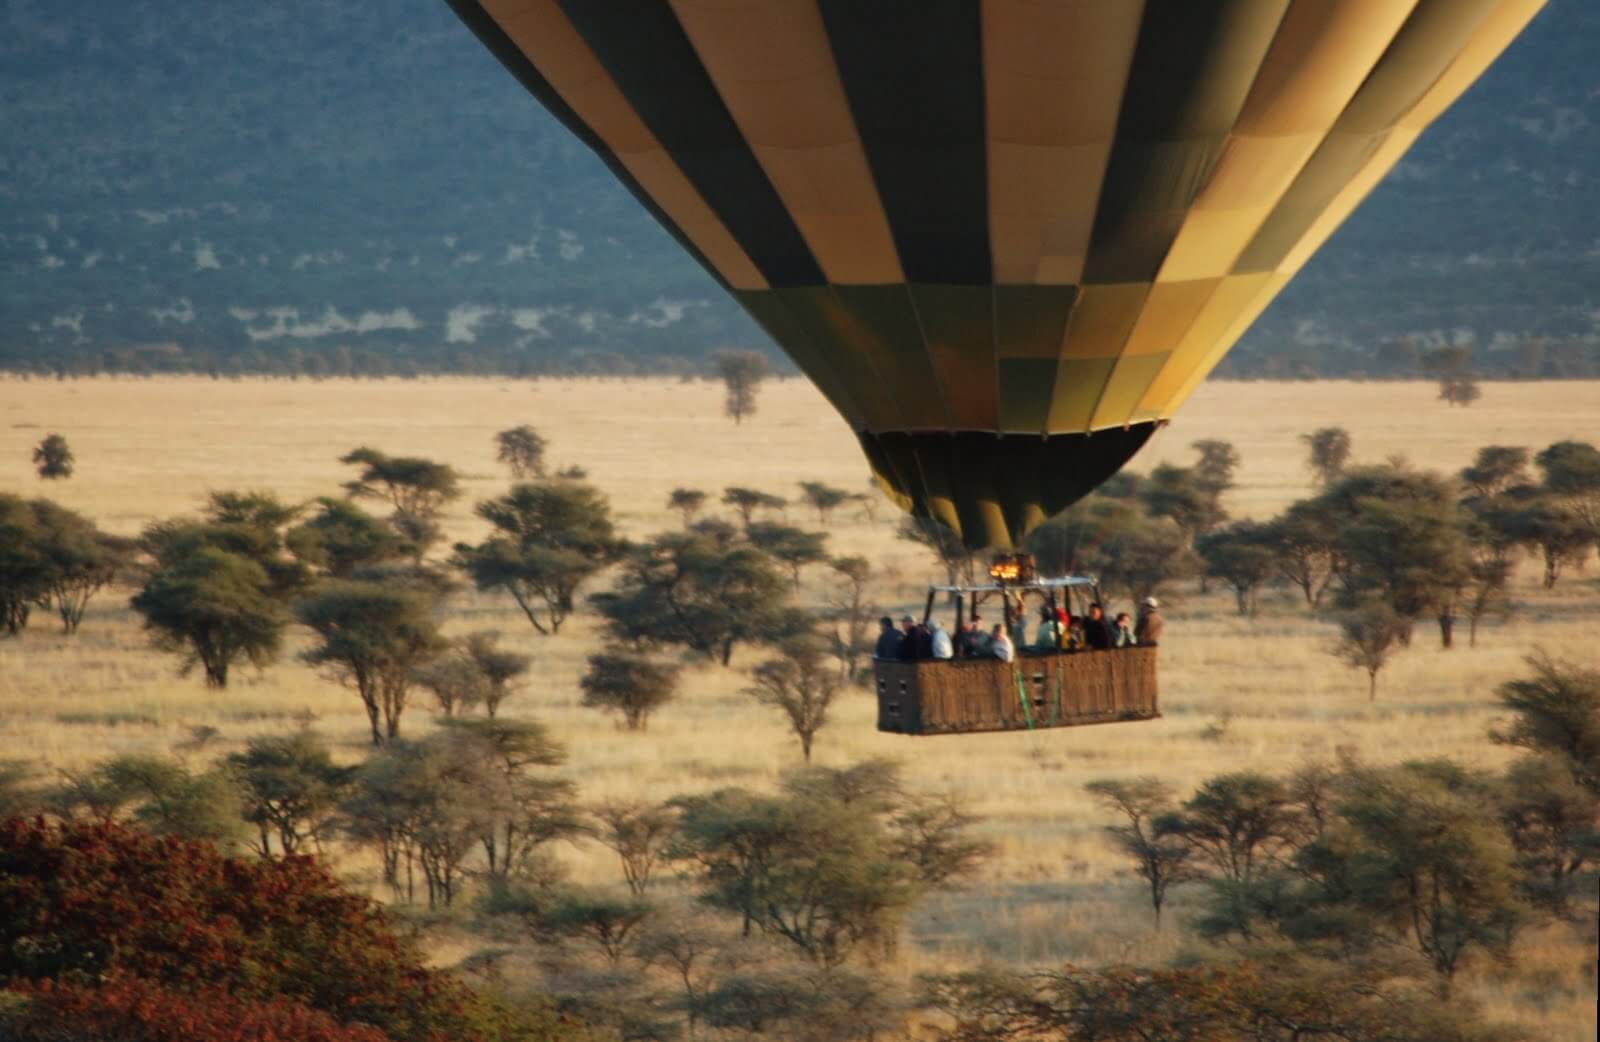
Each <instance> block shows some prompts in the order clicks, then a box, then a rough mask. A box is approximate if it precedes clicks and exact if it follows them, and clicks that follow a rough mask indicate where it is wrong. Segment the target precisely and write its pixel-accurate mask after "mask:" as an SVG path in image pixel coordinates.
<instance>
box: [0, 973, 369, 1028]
mask: <svg viewBox="0 0 1600 1042" xmlns="http://www.w3.org/2000/svg"><path fill="white" fill-rule="evenodd" d="M13 993H14V994H16V995H18V996H19V997H20V998H21V999H23V1000H25V1001H23V1003H22V1004H21V1005H19V1006H18V1007H17V1009H16V1010H15V1011H13V1012H10V1013H9V1014H6V1013H0V1035H3V1036H4V1037H5V1039H6V1040H7V1042H62V1040H63V1039H71V1040H72V1042H390V1039H389V1036H388V1035H386V1034H384V1033H383V1032H382V1031H379V1030H378V1029H377V1028H374V1027H367V1026H366V1025H363V1024H348V1025H347V1024H340V1023H339V1022H338V1021H337V1020H335V1019H334V1018H333V1017H330V1016H329V1015H328V1014H326V1013H319V1012H318V1011H316V1010H312V1009H306V1008H305V1007H304V1006H298V1005H295V1004H294V1003H292V1002H287V1001H285V1000H283V999H272V1000H269V1001H266V1002H247V1001H245V1000H243V999H237V998H234V997H233V996H231V995H229V994H227V993H226V992H220V991H214V990H212V991H198V992H193V993H188V994H185V993H182V992H176V991H170V990H168V989H165V988H162V987H161V986H160V985H159V984H153V983H150V982H148V981H135V980H118V981H115V982H113V983H109V984H106V985H104V986H103V987H98V988H90V987H84V986H82V985H75V984H61V985H57V984H52V983H51V982H49V981H45V982H43V983H39V984H24V985H20V986H18V987H16V988H14V989H13Z"/></svg>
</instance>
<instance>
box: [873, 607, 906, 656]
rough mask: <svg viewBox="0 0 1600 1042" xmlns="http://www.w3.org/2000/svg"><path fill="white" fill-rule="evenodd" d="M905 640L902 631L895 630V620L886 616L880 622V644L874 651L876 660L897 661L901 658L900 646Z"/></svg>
mask: <svg viewBox="0 0 1600 1042" xmlns="http://www.w3.org/2000/svg"><path fill="white" fill-rule="evenodd" d="M903 640H904V638H902V637H901V636H900V631H899V630H897V629H895V628H894V620H893V619H891V618H889V616H887V615H885V616H884V617H883V618H881V619H879V620H878V644H877V646H876V647H874V648H873V649H872V657H873V658H875V659H897V658H899V657H900V644H901V642H902V641H903Z"/></svg>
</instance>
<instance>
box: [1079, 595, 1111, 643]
mask: <svg viewBox="0 0 1600 1042" xmlns="http://www.w3.org/2000/svg"><path fill="white" fill-rule="evenodd" d="M1083 640H1084V643H1085V644H1087V645H1088V646H1089V647H1090V649H1091V650H1094V651H1110V650H1111V626H1110V625H1109V624H1108V623H1107V622H1106V610H1105V609H1104V608H1102V607H1101V606H1100V605H1099V604H1091V605H1089V617H1088V618H1087V619H1084V620H1083Z"/></svg>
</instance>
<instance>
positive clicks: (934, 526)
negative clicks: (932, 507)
mask: <svg viewBox="0 0 1600 1042" xmlns="http://www.w3.org/2000/svg"><path fill="white" fill-rule="evenodd" d="M895 534H896V535H897V536H899V537H900V538H901V539H904V540H905V541H906V542H908V543H916V544H917V545H918V546H921V547H923V548H925V549H926V550H927V551H928V552H929V553H931V554H933V556H934V558H935V559H936V560H937V561H938V562H939V566H940V567H941V568H943V569H944V573H945V578H946V580H947V585H950V586H954V585H956V584H957V583H959V582H961V581H963V580H965V581H967V582H970V581H971V580H972V570H973V568H974V567H975V566H976V563H977V555H976V554H975V553H974V552H973V551H972V550H970V549H968V548H967V545H966V544H965V543H963V542H962V541H961V537H960V536H959V535H957V534H956V532H955V530H954V529H953V528H951V527H950V526H949V525H947V524H945V523H943V522H942V521H935V520H934V519H933V518H929V517H918V516H916V515H915V514H913V515H912V516H910V517H907V518H906V519H904V520H903V521H901V522H900V528H899V530H898V531H896V532H895Z"/></svg>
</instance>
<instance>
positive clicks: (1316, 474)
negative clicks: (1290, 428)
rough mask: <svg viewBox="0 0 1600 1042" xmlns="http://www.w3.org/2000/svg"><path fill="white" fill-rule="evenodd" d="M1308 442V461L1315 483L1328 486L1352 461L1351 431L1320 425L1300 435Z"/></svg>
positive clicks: (1302, 439)
mask: <svg viewBox="0 0 1600 1042" xmlns="http://www.w3.org/2000/svg"><path fill="white" fill-rule="evenodd" d="M1300 440H1301V441H1303V442H1305V443H1306V452H1307V454H1308V456H1309V459H1308V460H1307V461H1306V464H1307V466H1308V467H1309V468H1310V470H1311V476H1312V479H1313V481H1314V482H1315V484H1317V485H1318V486H1321V487H1324V488H1326V487H1327V486H1329V485H1331V484H1333V483H1334V482H1335V481H1337V480H1338V479H1339V476H1340V475H1341V474H1343V473H1344V468H1345V465H1346V464H1347V463H1349V462H1350V432H1349V431H1347V430H1345V429H1344V428H1343V427H1320V428H1318V429H1317V430H1314V431H1312V432H1311V433H1310V434H1302V435H1300Z"/></svg>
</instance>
